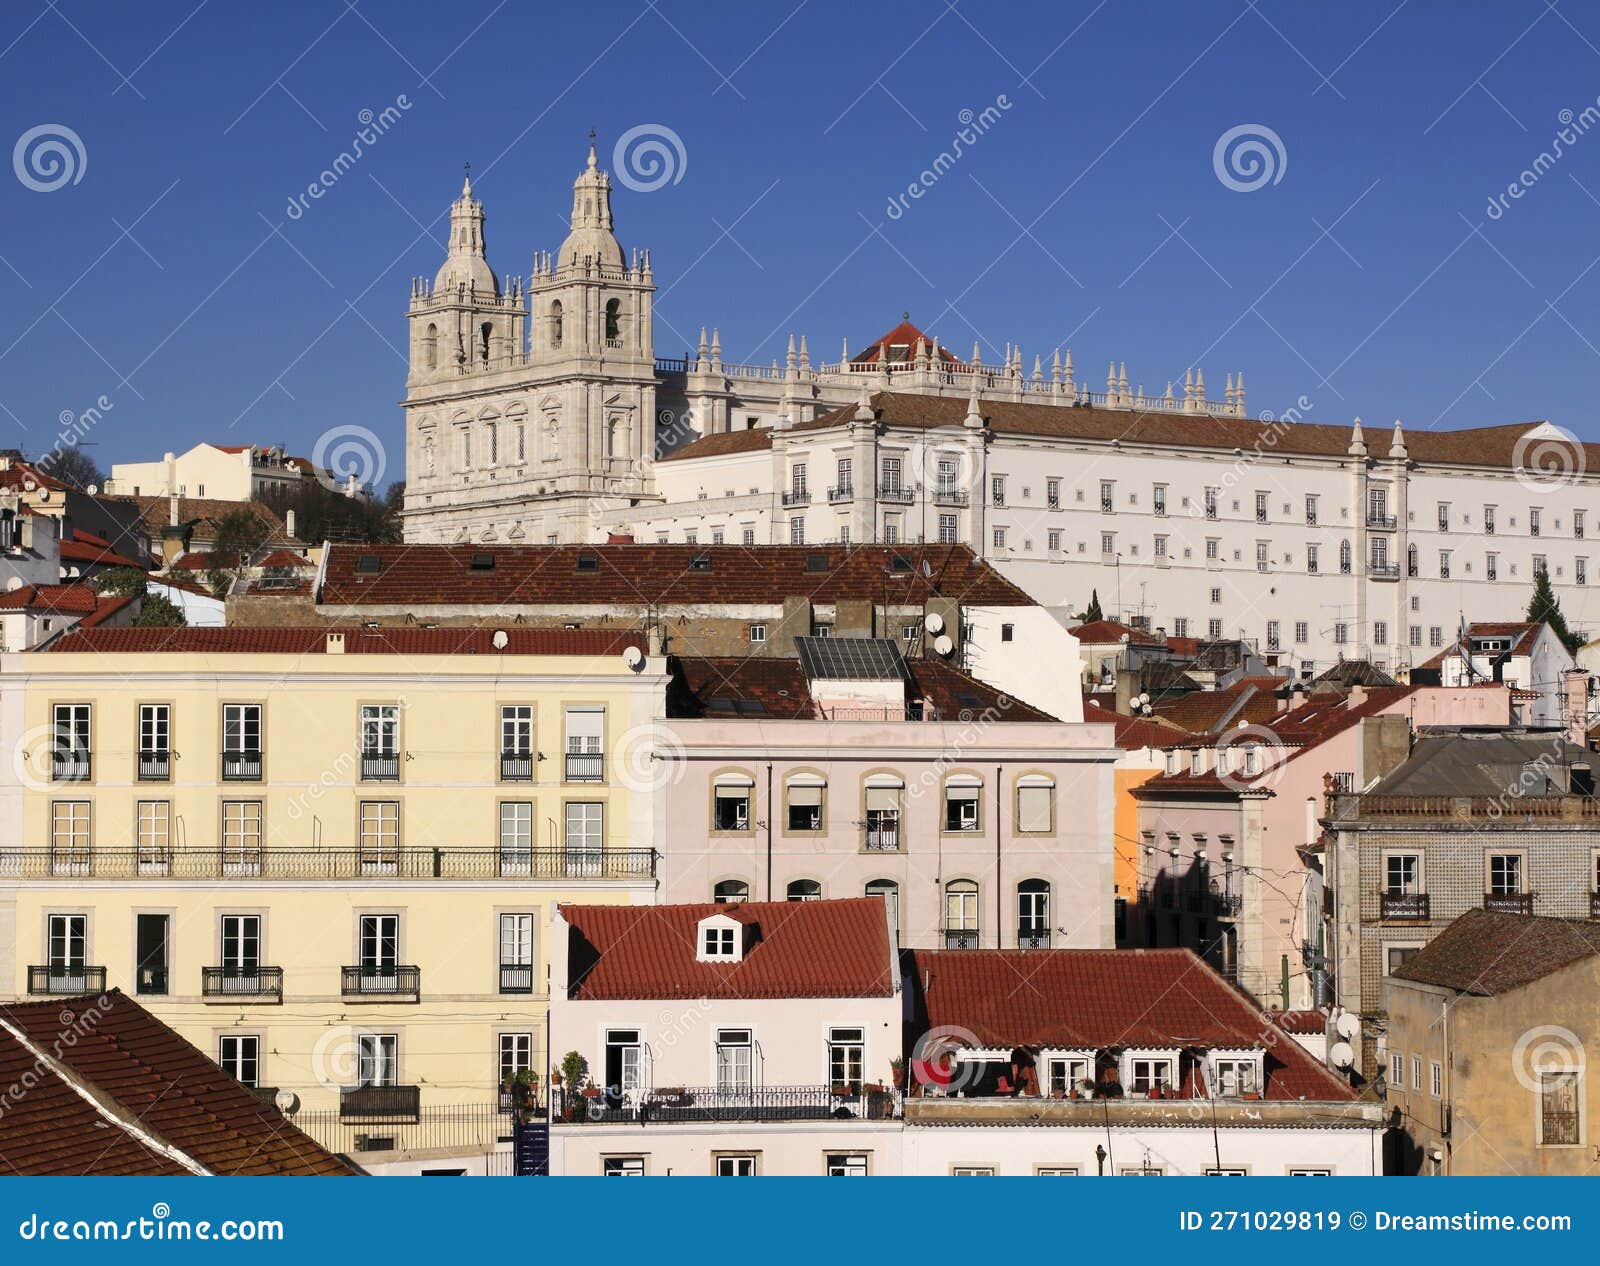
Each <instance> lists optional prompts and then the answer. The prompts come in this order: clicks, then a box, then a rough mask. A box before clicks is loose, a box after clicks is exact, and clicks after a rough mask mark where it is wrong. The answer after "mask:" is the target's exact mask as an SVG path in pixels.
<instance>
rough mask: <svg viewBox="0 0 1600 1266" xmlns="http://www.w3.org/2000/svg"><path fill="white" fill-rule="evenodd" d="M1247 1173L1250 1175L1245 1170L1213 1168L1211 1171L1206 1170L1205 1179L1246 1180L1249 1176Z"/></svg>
mask: <svg viewBox="0 0 1600 1266" xmlns="http://www.w3.org/2000/svg"><path fill="white" fill-rule="evenodd" d="M1249 1173H1250V1171H1249V1170H1247V1169H1237V1168H1233V1169H1217V1168H1215V1167H1213V1168H1211V1169H1208V1170H1206V1177H1207V1178H1246V1177H1248V1176H1249Z"/></svg>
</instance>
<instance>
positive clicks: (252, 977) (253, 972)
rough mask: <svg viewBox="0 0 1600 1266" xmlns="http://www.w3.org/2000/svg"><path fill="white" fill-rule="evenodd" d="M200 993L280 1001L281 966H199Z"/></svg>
mask: <svg viewBox="0 0 1600 1266" xmlns="http://www.w3.org/2000/svg"><path fill="white" fill-rule="evenodd" d="M200 996H201V997H202V998H216V999H220V1000H222V1001H225V1002H226V1001H231V1000H233V999H236V998H248V999H250V1000H251V1001H256V1002H259V1001H262V1000H264V999H265V1000H271V1001H273V1002H282V1001H283V968H281V967H202V968H201V969H200Z"/></svg>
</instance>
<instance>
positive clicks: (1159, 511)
mask: <svg viewBox="0 0 1600 1266" xmlns="http://www.w3.org/2000/svg"><path fill="white" fill-rule="evenodd" d="M1150 505H1151V508H1152V509H1153V510H1154V511H1155V514H1156V517H1157V518H1165V517H1166V514H1167V485H1166V484H1157V485H1156V486H1155V487H1154V488H1152V489H1151V490H1150Z"/></svg>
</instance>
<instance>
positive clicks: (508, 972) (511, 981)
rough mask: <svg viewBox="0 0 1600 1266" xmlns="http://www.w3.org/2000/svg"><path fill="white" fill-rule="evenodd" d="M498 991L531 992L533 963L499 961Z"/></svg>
mask: <svg viewBox="0 0 1600 1266" xmlns="http://www.w3.org/2000/svg"><path fill="white" fill-rule="evenodd" d="M500 992H501V993H532V992H533V964H531V963H501V964H500Z"/></svg>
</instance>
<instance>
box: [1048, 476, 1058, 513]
mask: <svg viewBox="0 0 1600 1266" xmlns="http://www.w3.org/2000/svg"><path fill="white" fill-rule="evenodd" d="M1044 503H1045V505H1046V506H1047V507H1048V508H1049V509H1051V510H1059V509H1061V481H1060V480H1059V479H1046V480H1045V481H1044Z"/></svg>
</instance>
